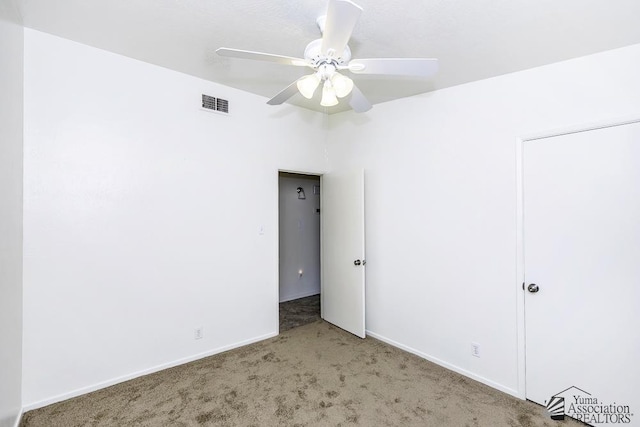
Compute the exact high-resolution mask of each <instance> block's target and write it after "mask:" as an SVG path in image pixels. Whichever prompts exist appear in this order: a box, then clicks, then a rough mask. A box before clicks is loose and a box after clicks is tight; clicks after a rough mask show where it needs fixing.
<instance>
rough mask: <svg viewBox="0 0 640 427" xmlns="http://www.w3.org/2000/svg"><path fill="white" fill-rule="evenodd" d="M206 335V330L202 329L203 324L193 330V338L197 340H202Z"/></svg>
mask: <svg viewBox="0 0 640 427" xmlns="http://www.w3.org/2000/svg"><path fill="white" fill-rule="evenodd" d="M203 336H204V331H203V329H202V326H201V327H199V328H195V329H194V331H193V339H195V340H201V339H202V337H203Z"/></svg>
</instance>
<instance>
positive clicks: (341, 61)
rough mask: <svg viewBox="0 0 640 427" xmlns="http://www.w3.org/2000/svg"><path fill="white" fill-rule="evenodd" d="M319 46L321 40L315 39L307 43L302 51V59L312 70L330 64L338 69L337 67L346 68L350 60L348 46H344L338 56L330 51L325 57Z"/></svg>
mask: <svg viewBox="0 0 640 427" xmlns="http://www.w3.org/2000/svg"><path fill="white" fill-rule="evenodd" d="M321 46H322V39H317V40H314V41H312V42H311V43H309V44H308V45H307V47H306V48H305V49H304V59H305V60H306V61H307V62H308V63H309V65H311V67H313V68H318V67H320V66H321V65H323V64H331V65H333V66H334V67H336V68H338V66H340V67H342V66H346V65H347V63H348V62H349V61H350V60H351V49H349V46H345V47H344V51H342V52H341V54H339V55H338V54H337V52H332V51H329V52H328V53H327V55H324V54H323V53H322V50H321Z"/></svg>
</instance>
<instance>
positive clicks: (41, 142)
mask: <svg viewBox="0 0 640 427" xmlns="http://www.w3.org/2000/svg"><path fill="white" fill-rule="evenodd" d="M25 88H26V90H25V122H26V123H27V124H28V126H27V128H26V131H25V182H24V185H25V190H24V191H25V193H24V198H25V205H24V264H25V268H24V271H25V274H24V404H25V407H26V408H27V409H30V408H34V407H38V406H41V405H44V404H46V403H49V402H52V401H56V400H59V399H63V398H66V397H70V396H73V395H76V394H80V393H83V392H86V391H89V390H92V389H94V388H97V387H100V386H104V385H108V384H111V383H113V382H116V381H119V380H122V379H126V378H129V377H131V376H135V375H139V374H142V373H145V372H148V371H150V370H154V369H158V368H160V367H165V366H169V365H172V364H175V363H178V362H180V361H185V360H189V359H193V358H197V357H199V356H202V355H204V354H209V353H215V352H217V351H220V350H222V349H225V348H229V347H233V346H237V345H241V344H243V343H247V342H251V341H253V340H258V339H262V338H265V337H268V336H272V335H275V334H277V332H278V306H277V299H278V274H277V262H278V251H277V247H278V236H277V227H278V169H295V170H310V171H323V170H326V168H327V162H326V158H325V148H326V146H325V139H326V120H325V119H324V117H323V116H322V115H321V114H319V113H313V112H310V111H306V110H302V109H299V108H296V107H287V106H283V107H282V108H278V109H274V108H272V107H269V106H267V105H266V99H263V98H261V97H257V96H254V95H251V94H247V93H243V92H240V91H237V90H233V89H230V88H227V87H224V86H220V85H216V84H213V83H210V82H207V81H204V80H200V79H197V78H194V77H191V76H187V75H183V74H179V73H176V72H173V71H169V70H166V69H163V68H159V67H156V66H153V65H149V64H145V63H142V62H139V61H135V60H132V59H129V58H125V57H122V56H118V55H115V54H111V53H107V52H105V51H101V50H98V49H95V48H91V47H88V46H84V45H80V44H77V43H74V42H71V41H67V40H64V39H60V38H57V37H53V36H50V35H47V34H44V33H40V32H37V31H33V30H29V29H27V30H25ZM201 93H207V94H210V95H213V96H220V97H222V98H225V99H228V100H230V103H231V104H230V110H231V114H230V115H229V116H223V115H221V114H216V113H210V112H205V111H201V110H200V109H199V102H200V95H201ZM256 183H257V184H256ZM260 227H264V234H262V235H261V234H259V229H260ZM197 327H202V328H203V330H204V338H203V339H201V340H194V329H195V328H197Z"/></svg>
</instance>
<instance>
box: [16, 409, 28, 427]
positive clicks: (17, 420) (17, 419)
mask: <svg viewBox="0 0 640 427" xmlns="http://www.w3.org/2000/svg"><path fill="white" fill-rule="evenodd" d="M24 411H25V409H24V408H21V409H20V412H19V413H18V418H16V423H15V424H14V425H13V427H19V426H20V422H21V421H22V414H24Z"/></svg>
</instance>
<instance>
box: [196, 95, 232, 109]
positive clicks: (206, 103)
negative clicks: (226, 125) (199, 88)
mask: <svg viewBox="0 0 640 427" xmlns="http://www.w3.org/2000/svg"><path fill="white" fill-rule="evenodd" d="M202 108H203V109H205V110H209V111H219V112H221V113H227V114H228V113H229V101H228V100H226V99H222V98H216V97H214V96H209V95H205V94H202Z"/></svg>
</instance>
